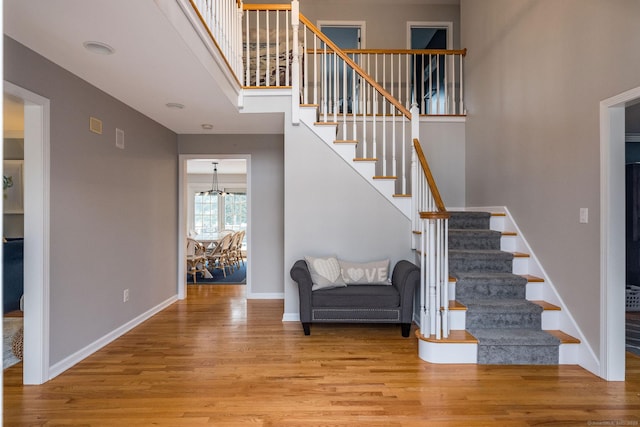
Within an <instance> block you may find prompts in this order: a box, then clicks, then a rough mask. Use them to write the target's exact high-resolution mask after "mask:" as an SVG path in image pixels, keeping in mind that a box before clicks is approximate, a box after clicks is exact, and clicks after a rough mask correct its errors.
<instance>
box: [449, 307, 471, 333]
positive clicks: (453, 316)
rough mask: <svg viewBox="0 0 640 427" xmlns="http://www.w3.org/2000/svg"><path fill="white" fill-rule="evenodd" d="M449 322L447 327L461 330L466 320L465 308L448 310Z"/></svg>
mask: <svg viewBox="0 0 640 427" xmlns="http://www.w3.org/2000/svg"><path fill="white" fill-rule="evenodd" d="M449 322H451V324H450V326H449V329H454V330H462V329H464V328H465V325H466V322H467V311H466V310H450V311H449Z"/></svg>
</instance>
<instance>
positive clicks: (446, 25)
mask: <svg viewBox="0 0 640 427" xmlns="http://www.w3.org/2000/svg"><path fill="white" fill-rule="evenodd" d="M452 36H453V23H452V22H409V23H408V24H407V44H408V47H409V49H412V50H446V49H451V48H452V46H453V38H452ZM451 59H452V58H449V57H447V55H441V54H431V53H429V54H421V55H415V57H414V58H412V60H411V69H412V73H411V83H410V84H411V93H412V94H413V97H415V100H416V102H417V103H418V108H419V110H420V114H442V113H444V112H445V111H447V109H446V108H447V105H446V102H447V96H446V93H447V84H448V82H450V81H453V78H452V77H453V76H450V75H448V73H450V72H451V70H453V67H452V65H453V64H452V63H450V62H451Z"/></svg>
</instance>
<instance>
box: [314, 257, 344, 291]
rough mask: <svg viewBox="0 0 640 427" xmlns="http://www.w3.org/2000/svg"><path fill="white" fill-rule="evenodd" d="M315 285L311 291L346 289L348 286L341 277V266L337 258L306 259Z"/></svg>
mask: <svg viewBox="0 0 640 427" xmlns="http://www.w3.org/2000/svg"><path fill="white" fill-rule="evenodd" d="M304 259H305V261H306V262H307V267H308V268H309V273H310V274H311V282H312V283H313V285H312V287H311V290H312V291H317V290H318V289H331V288H339V287H345V286H347V284H346V283H345V282H344V280H342V276H341V275H340V264H339V263H338V258H336V257H335V256H327V257H310V256H307V257H304Z"/></svg>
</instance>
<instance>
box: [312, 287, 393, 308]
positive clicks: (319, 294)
mask: <svg viewBox="0 0 640 427" xmlns="http://www.w3.org/2000/svg"><path fill="white" fill-rule="evenodd" d="M311 301H312V302H311V304H312V306H313V307H354V308H385V307H399V306H400V295H399V293H398V290H397V289H396V287H395V286H377V285H358V286H347V287H346V288H333V289H321V290H318V291H316V292H313V294H312V295H311Z"/></svg>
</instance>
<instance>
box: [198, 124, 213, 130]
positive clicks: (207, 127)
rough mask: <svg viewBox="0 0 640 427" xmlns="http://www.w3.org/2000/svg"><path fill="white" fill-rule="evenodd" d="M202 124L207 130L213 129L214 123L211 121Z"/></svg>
mask: <svg viewBox="0 0 640 427" xmlns="http://www.w3.org/2000/svg"><path fill="white" fill-rule="evenodd" d="M201 126H202V129H206V130H211V129H213V125H212V124H211V123H203V124H202V125H201Z"/></svg>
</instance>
